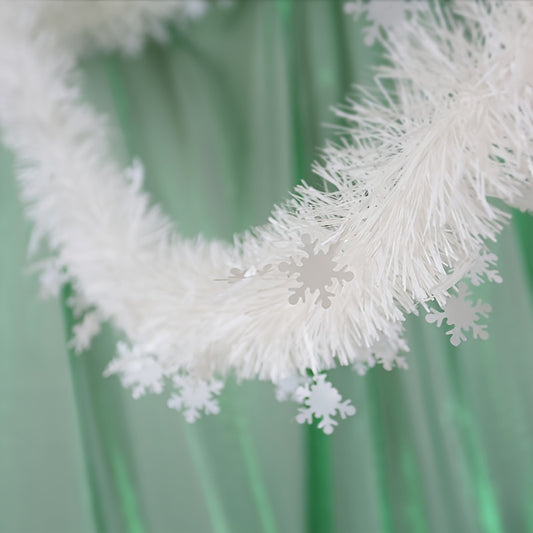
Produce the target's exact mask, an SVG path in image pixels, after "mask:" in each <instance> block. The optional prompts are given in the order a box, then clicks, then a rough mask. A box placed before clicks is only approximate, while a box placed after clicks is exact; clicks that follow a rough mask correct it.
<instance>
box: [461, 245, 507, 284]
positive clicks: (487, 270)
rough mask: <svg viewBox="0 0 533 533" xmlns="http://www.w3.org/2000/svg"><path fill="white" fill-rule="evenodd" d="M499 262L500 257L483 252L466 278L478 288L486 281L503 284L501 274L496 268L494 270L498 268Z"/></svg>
mask: <svg viewBox="0 0 533 533" xmlns="http://www.w3.org/2000/svg"><path fill="white" fill-rule="evenodd" d="M497 262H498V256H497V255H496V254H493V253H491V252H488V251H485V250H483V251H482V252H481V253H480V254H479V257H478V258H477V259H476V261H475V263H474V264H473V265H472V267H471V268H470V270H469V271H468V274H467V275H466V277H467V278H468V279H469V280H470V282H471V283H472V285H475V286H476V287H478V286H479V285H481V284H482V283H483V282H484V281H485V280H487V281H492V282H494V283H502V281H503V279H502V277H501V276H500V273H499V272H498V270H496V268H492V267H494V266H496V263H497Z"/></svg>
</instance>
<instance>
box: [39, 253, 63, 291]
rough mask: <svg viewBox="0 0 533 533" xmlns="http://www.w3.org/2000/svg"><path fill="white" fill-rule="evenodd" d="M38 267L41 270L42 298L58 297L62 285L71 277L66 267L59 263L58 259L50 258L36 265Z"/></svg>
mask: <svg viewBox="0 0 533 533" xmlns="http://www.w3.org/2000/svg"><path fill="white" fill-rule="evenodd" d="M36 268H39V269H40V270H41V274H40V276H39V284H40V291H39V296H40V297H41V298H57V297H58V296H59V292H60V291H61V287H62V286H63V285H64V284H65V283H67V281H68V279H69V277H68V274H67V272H66V271H65V269H64V268H63V267H62V266H61V265H60V264H59V262H58V261H57V259H48V260H46V261H44V262H43V263H41V264H39V265H36Z"/></svg>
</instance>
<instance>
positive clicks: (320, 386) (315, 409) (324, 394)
mask: <svg viewBox="0 0 533 533" xmlns="http://www.w3.org/2000/svg"><path fill="white" fill-rule="evenodd" d="M297 397H298V400H299V401H300V402H301V403H302V404H303V405H304V407H301V408H300V409H298V415H297V416H296V421H297V422H298V423H299V424H303V423H304V422H307V423H308V424H312V423H313V417H316V418H318V419H319V422H318V428H319V429H322V430H323V431H324V433H325V434H326V435H330V434H331V433H333V429H334V428H335V426H336V425H338V422H337V421H336V420H335V419H334V418H333V417H334V416H335V415H336V414H338V415H339V416H340V417H341V418H342V419H344V418H346V417H347V416H352V415H354V414H355V407H354V406H353V405H351V400H344V401H342V396H341V395H340V394H339V391H338V390H337V389H336V388H335V387H333V385H332V384H331V383H330V382H329V381H326V376H325V374H318V375H317V376H315V377H314V378H313V380H312V382H311V383H310V384H307V385H305V386H303V387H300V388H299V389H298V390H297Z"/></svg>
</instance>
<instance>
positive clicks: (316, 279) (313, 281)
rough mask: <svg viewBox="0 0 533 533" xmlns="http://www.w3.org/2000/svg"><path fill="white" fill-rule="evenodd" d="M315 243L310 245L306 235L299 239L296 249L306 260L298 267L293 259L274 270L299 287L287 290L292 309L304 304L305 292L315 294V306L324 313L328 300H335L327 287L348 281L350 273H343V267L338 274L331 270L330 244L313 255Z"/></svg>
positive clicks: (337, 271)
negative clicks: (289, 278) (300, 243)
mask: <svg viewBox="0 0 533 533" xmlns="http://www.w3.org/2000/svg"><path fill="white" fill-rule="evenodd" d="M317 243H318V239H316V240H315V241H311V236H310V235H308V234H305V235H302V244H303V246H301V247H300V249H301V250H303V251H304V252H305V253H306V254H307V257H303V258H301V263H299V264H298V263H297V262H296V261H295V260H294V258H293V257H291V258H290V261H289V262H284V263H280V265H279V266H278V268H279V270H280V271H281V272H287V274H288V276H289V277H290V276H292V275H293V274H296V281H298V282H299V283H300V286H299V287H297V288H291V289H290V291H291V292H292V294H291V295H290V296H289V303H290V304H292V305H296V304H297V303H298V302H299V301H300V300H302V302H305V293H306V291H307V290H309V292H310V293H314V292H316V291H318V297H317V299H316V302H315V303H318V302H321V303H322V307H323V308H324V309H327V308H328V307H329V306H330V305H331V298H332V297H333V296H335V294H334V293H332V292H329V291H328V290H327V288H328V287H331V285H332V284H333V282H334V280H335V279H336V280H337V281H338V282H339V283H340V284H342V283H343V282H344V281H351V280H352V279H353V277H354V275H353V272H350V271H348V270H346V268H347V267H346V266H344V267H343V268H342V269H340V270H335V267H336V266H337V263H336V262H335V261H334V259H333V258H334V255H335V252H336V249H337V246H336V245H334V244H332V245H330V246H329V248H328V251H327V252H324V251H322V250H319V251H318V252H316V251H315V247H316V245H317Z"/></svg>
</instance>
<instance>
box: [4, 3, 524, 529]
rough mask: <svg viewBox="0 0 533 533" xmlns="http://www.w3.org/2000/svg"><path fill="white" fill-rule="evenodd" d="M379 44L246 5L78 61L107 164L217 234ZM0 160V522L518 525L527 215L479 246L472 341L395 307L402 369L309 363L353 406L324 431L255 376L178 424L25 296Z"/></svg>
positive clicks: (239, 216) (290, 156) (339, 18)
mask: <svg viewBox="0 0 533 533" xmlns="http://www.w3.org/2000/svg"><path fill="white" fill-rule="evenodd" d="M379 57H380V55H379V49H378V48H374V49H368V48H366V47H365V46H364V44H363V39H362V34H361V31H360V26H359V25H358V24H356V23H354V22H353V21H352V20H351V19H349V18H348V17H346V16H345V15H343V13H342V5H341V2H338V1H335V0H330V1H326V0H314V1H311V0H309V1H303V0H300V1H297V0H293V1H290V0H287V1H276V0H262V1H260V0H258V1H248V2H236V3H235V4H234V5H233V7H230V8H227V9H216V10H215V9H214V10H212V11H211V12H210V13H209V14H208V16H207V17H206V18H204V19H202V20H200V21H198V22H194V23H190V24H188V25H186V26H184V27H180V28H178V29H176V30H174V31H173V32H172V38H171V40H170V42H169V43H168V44H167V45H166V46H159V45H155V44H151V45H149V46H148V47H147V49H146V51H145V53H144V54H143V55H142V56H141V57H139V58H135V59H125V58H122V57H120V56H118V55H107V56H99V57H95V58H90V59H87V60H85V61H84V63H83V73H84V86H85V92H86V97H87V99H88V100H90V101H91V102H93V103H94V104H95V105H96V106H97V108H98V109H100V110H101V111H103V112H106V113H109V116H110V119H109V121H110V124H111V129H112V131H113V135H114V136H113V139H112V142H113V146H114V149H115V153H116V156H117V158H118V159H119V160H120V161H122V162H123V163H125V164H126V163H128V162H130V161H131V159H132V158H133V157H140V158H141V159H142V161H143V162H144V165H145V167H146V170H147V184H146V186H147V188H148V189H149V190H150V192H151V193H152V195H153V197H154V199H155V200H156V201H158V202H160V203H161V204H163V206H164V209H165V210H166V211H167V212H168V213H170V214H171V215H172V216H173V217H174V219H175V220H176V223H177V225H178V227H179V228H180V230H181V231H182V232H183V233H185V234H187V235H190V236H193V235H195V234H197V233H199V232H200V233H203V234H204V235H206V236H219V237H225V238H230V237H231V235H232V233H233V232H234V231H240V230H242V229H244V228H246V227H248V226H250V225H252V224H258V223H262V222H264V221H266V219H267V216H268V213H269V211H270V209H271V207H272V205H273V204H274V203H275V202H278V201H280V200H281V199H283V198H284V197H286V195H287V193H288V191H289V190H290V189H291V188H292V186H293V185H294V184H295V183H297V182H298V181H299V180H300V179H301V178H305V179H307V180H312V177H311V172H310V163H311V161H312V160H313V159H314V158H316V157H317V156H318V149H319V147H320V146H321V145H322V144H323V142H324V139H325V138H327V137H328V136H329V137H331V136H332V133H331V132H328V130H327V129H326V128H325V127H324V124H325V123H332V122H333V121H334V120H333V116H332V114H331V113H330V110H329V108H330V106H331V105H332V104H334V103H336V102H340V101H341V100H342V98H343V95H344V94H345V93H346V92H347V91H348V90H349V87H350V84H351V83H353V82H359V83H367V82H369V80H371V77H372V73H371V65H372V64H374V63H375V62H377V61H379ZM43 90H46V88H43ZM0 172H1V179H0V205H1V210H0V238H1V243H2V248H1V250H2V251H1V252H0V254H1V255H0V265H1V270H0V532H2V533H34V532H35V533H41V532H42V533H78V532H79V533H96V532H97V533H100V532H111V533H115V532H116V533H121V532H146V533H167V532H179V533H204V532H206V533H207V532H216V533H219V532H220V533H223V532H224V533H256V532H257V533H261V532H265V533H267V532H268V533H270V532H280V533H300V532H301V533H303V532H320V533H328V532H343V533H344V532H357V533H374V532H402V533H404V532H405V533H412V532H416V533H422V532H431V533H449V532H458V533H463V532H464V533H476V532H483V533H500V532H501V533H508V532H510V533H514V532H516V533H521V532H526V531H533V459H532V456H533V447H532V441H533V418H532V407H533V391H532V386H531V381H532V377H533V361H532V358H531V355H532V352H533V349H532V346H533V306H532V303H533V246H532V245H531V235H532V233H531V231H532V229H533V222H532V219H531V218H530V217H529V216H528V215H521V214H518V215H517V216H516V217H515V219H514V222H513V224H512V225H511V226H510V227H509V228H507V229H506V230H505V231H504V233H503V234H502V237H501V239H500V241H499V243H498V244H497V245H496V247H495V250H496V251H497V253H498V254H499V256H500V271H501V273H502V275H503V277H504V280H505V281H504V284H503V285H487V286H485V287H483V288H482V289H481V290H480V291H479V294H480V295H481V296H482V297H483V298H484V299H486V300H487V301H489V302H490V303H491V304H492V305H493V307H494V311H493V313H492V315H491V317H490V319H489V320H488V323H489V331H490V340H489V341H487V342H482V341H470V342H468V343H466V344H465V345H464V346H461V348H459V349H454V348H453V347H451V345H450V344H449V342H448V340H447V338H446V337H445V335H444V332H443V331H441V330H439V329H437V328H435V327H434V326H431V325H429V324H426V323H425V322H424V321H423V319H414V320H410V321H409V324H408V337H409V342H410V345H411V348H412V352H411V353H410V354H409V356H408V361H409V366H410V368H409V370H408V371H407V372H404V371H400V370H398V371H394V372H391V373H387V372H385V371H383V370H381V369H375V370H372V371H371V372H370V373H369V374H368V376H366V377H365V378H361V377H359V376H358V375H357V374H355V373H354V372H351V371H349V370H347V369H342V370H336V371H334V372H332V373H331V376H332V380H333V381H334V383H335V384H336V385H337V386H338V387H339V389H340V390H341V392H342V393H343V394H344V395H346V396H348V397H351V398H352V399H353V403H354V404H355V405H356V406H357V409H358V414H357V415H356V416H355V417H353V418H351V419H349V420H347V421H345V422H343V423H342V424H341V425H340V426H339V428H338V429H336V430H335V433H334V434H333V435H332V436H331V437H325V436H324V435H323V434H322V433H321V432H319V431H316V430H315V429H312V428H307V427H303V426H300V425H298V424H296V422H295V421H294V414H295V406H294V405H292V404H279V403H277V402H276V401H275V399H274V397H273V393H272V389H271V387H270V386H268V385H267V384H264V383H246V384H243V385H241V386H238V385H236V384H234V383H230V384H228V386H227V388H226V390H225V392H224V393H223V396H222V399H221V404H222V414H220V415H219V416H217V417H206V418H204V419H202V420H200V421H199V422H197V423H196V424H195V425H192V426H191V425H188V424H186V423H185V422H184V420H183V418H182V416H181V415H180V414H178V413H176V412H175V411H171V410H169V409H167V408H166V406H165V400H164V398H162V397H147V398H143V399H140V400H133V399H131V397H130V395H129V393H128V392H125V391H123V389H122V388H121V387H120V385H119V382H118V380H117V379H116V378H108V379H104V378H103V377H101V373H102V371H103V369H104V368H105V366H106V364H107V363H108V361H109V360H110V359H111V357H112V356H113V353H114V337H113V334H112V333H111V332H110V330H106V331H105V332H104V333H103V334H102V335H101V336H100V337H99V338H98V339H97V341H96V342H95V343H94V345H93V347H92V349H91V350H90V351H89V352H87V353H85V354H84V355H83V356H81V357H76V356H74V355H73V354H69V353H67V350H66V333H65V326H66V328H67V329H68V327H70V326H71V318H72V317H70V316H69V313H68V311H67V310H65V309H64V306H62V304H61V302H57V301H42V300H39V299H38V283H37V280H36V279H35V276H33V275H30V274H29V273H28V268H29V265H30V264H31V261H30V260H28V258H27V254H26V249H27V246H28V239H29V235H30V230H31V228H30V225H29V224H28V222H27V221H26V220H25V219H24V217H23V214H22V208H21V206H20V204H19V203H18V200H17V191H16V184H15V181H14V162H13V159H12V156H11V155H10V154H9V153H8V152H7V151H6V150H5V149H0ZM176 275H179V273H178V272H177V273H176ZM65 296H66V294H63V300H64V298H65Z"/></svg>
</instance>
